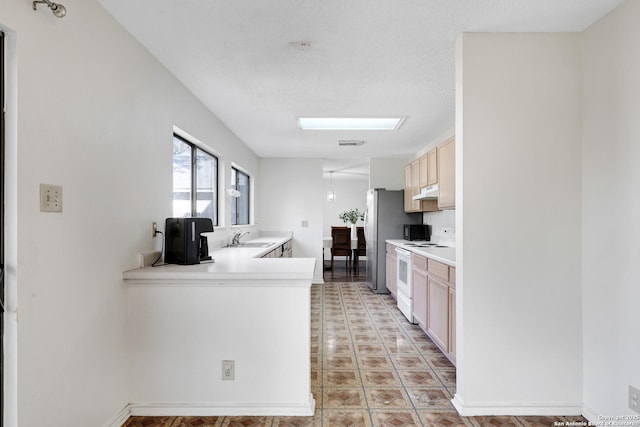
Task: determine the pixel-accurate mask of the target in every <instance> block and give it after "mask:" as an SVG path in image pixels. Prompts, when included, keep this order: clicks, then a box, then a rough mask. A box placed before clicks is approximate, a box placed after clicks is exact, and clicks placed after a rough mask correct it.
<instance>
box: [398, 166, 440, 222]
mask: <svg viewBox="0 0 640 427" xmlns="http://www.w3.org/2000/svg"><path fill="white" fill-rule="evenodd" d="M423 157H424V159H423V158H422V157H421V158H419V159H416V160H414V161H413V162H411V163H410V164H408V165H407V166H405V168H404V211H405V212H432V211H437V210H438V201H437V200H413V196H416V195H418V194H419V193H420V188H421V187H426V185H422V179H423V178H425V179H426V176H427V170H428V169H427V170H424V168H425V167H428V166H427V161H426V154H425V155H424V156H423Z"/></svg>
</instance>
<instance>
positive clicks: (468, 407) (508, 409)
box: [451, 393, 583, 417]
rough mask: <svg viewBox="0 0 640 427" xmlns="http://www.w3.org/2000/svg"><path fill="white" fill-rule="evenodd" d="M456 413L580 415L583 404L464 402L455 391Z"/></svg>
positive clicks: (465, 415) (479, 414) (470, 414)
mask: <svg viewBox="0 0 640 427" xmlns="http://www.w3.org/2000/svg"><path fill="white" fill-rule="evenodd" d="M451 403H452V404H453V406H454V407H455V408H456V410H457V411H458V413H459V414H460V415H462V416H463V417H472V416H482V415H496V416H498V415H512V416H519V415H525V416H526V415H539V416H543V415H544V416H563V415H568V416H573V415H582V412H583V405H582V404H581V403H569V402H566V403H555V402H554V403H535V404H526V405H522V404H519V403H515V402H500V403H496V402H491V403H477V404H466V403H463V402H462V399H461V398H460V396H459V395H458V394H457V393H456V394H455V396H453V399H452V400H451Z"/></svg>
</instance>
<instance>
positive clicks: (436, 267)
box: [427, 259, 449, 282]
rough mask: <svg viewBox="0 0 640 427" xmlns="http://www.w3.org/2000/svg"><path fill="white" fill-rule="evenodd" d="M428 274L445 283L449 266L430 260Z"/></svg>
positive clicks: (447, 279) (447, 278)
mask: <svg viewBox="0 0 640 427" xmlns="http://www.w3.org/2000/svg"><path fill="white" fill-rule="evenodd" d="M427 265H428V270H427V271H428V272H429V274H433V275H434V276H436V277H439V278H441V279H442V280H444V281H445V282H448V281H449V266H448V265H446V264H443V263H441V262H438V261H434V260H432V259H430V260H429V262H428V264H427Z"/></svg>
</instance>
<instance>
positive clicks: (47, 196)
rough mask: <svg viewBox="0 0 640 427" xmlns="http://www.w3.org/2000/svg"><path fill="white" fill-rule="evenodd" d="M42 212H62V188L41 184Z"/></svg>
mask: <svg viewBox="0 0 640 427" xmlns="http://www.w3.org/2000/svg"><path fill="white" fill-rule="evenodd" d="M40 212H62V186H61V185H51V184H40Z"/></svg>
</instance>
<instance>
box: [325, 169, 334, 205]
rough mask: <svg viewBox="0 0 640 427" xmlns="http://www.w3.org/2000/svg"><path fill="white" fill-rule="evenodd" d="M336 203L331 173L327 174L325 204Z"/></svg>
mask: <svg viewBox="0 0 640 427" xmlns="http://www.w3.org/2000/svg"><path fill="white" fill-rule="evenodd" d="M335 201H336V192H335V191H333V171H331V172H329V192H328V193H327V202H335Z"/></svg>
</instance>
